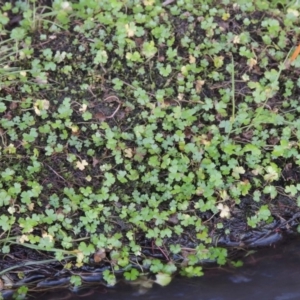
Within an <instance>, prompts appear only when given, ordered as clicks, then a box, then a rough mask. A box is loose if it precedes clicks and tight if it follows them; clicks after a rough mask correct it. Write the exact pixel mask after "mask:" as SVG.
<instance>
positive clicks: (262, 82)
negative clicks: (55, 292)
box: [0, 0, 300, 298]
mask: <svg viewBox="0 0 300 300" xmlns="http://www.w3.org/2000/svg"><path fill="white" fill-rule="evenodd" d="M299 13H300V11H299V6H298V4H297V3H292V2H291V3H290V4H286V2H285V1H273V2H272V1H252V2H251V1H243V0H239V1H236V2H235V3H234V4H233V3H231V1H226V0H224V1H196V0H194V1H193V0H178V1H165V2H161V1H158V0H143V1H140V0H126V1H125V0H124V1H116V0H115V1H112V0H107V1H106V0H101V1H100V0H99V1H95V0H93V1H90V0H80V1H62V0H54V1H32V0H26V1H13V2H4V3H3V5H2V6H1V8H0V117H1V119H0V212H1V214H0V251H1V253H2V254H1V255H2V257H3V258H5V257H6V258H7V257H12V259H13V258H14V256H13V255H14V253H15V252H16V251H17V250H16V249H19V248H25V249H28V251H29V249H30V251H35V253H39V254H37V255H38V257H39V259H36V260H34V259H30V260H31V261H32V262H35V263H37V262H39V263H43V261H45V263H49V260H51V261H52V260H53V261H58V262H60V264H61V265H62V266H64V268H65V269H67V270H70V274H73V276H72V277H71V280H70V284H71V285H73V286H80V285H81V284H82V278H81V277H80V276H79V275H78V273H76V270H80V268H82V267H83V266H86V265H93V266H103V267H105V268H106V269H105V271H104V272H103V279H104V280H105V281H106V283H107V284H108V285H114V284H115V283H116V280H117V277H118V276H119V274H123V275H122V276H124V278H125V279H126V280H129V281H132V280H136V279H137V278H139V277H140V276H142V275H143V276H144V275H145V274H149V273H151V274H154V275H156V277H155V279H153V281H155V282H158V283H160V284H162V285H165V284H167V283H168V282H169V281H170V280H171V277H172V275H173V274H175V273H178V272H179V273H180V274H182V275H184V276H189V277H191V276H201V275H202V274H203V270H202V264H203V263H205V262H216V263H217V264H219V265H223V264H225V263H226V262H228V261H230V258H228V249H226V248H224V247H221V246H220V245H218V243H217V241H218V240H219V238H220V236H221V235H227V236H229V235H230V234H231V233H234V232H235V229H234V227H232V224H233V222H234V220H239V223H240V224H242V225H243V229H241V228H240V229H239V232H241V231H243V232H245V231H251V229H262V228H265V226H268V225H270V224H274V222H275V221H277V220H281V221H282V220H283V219H284V220H285V221H286V220H287V218H286V217H285V213H286V210H287V209H291V210H292V209H293V211H295V212H297V211H298V209H299V205H300V196H299V191H300V185H299V184H298V183H297V179H298V176H299V175H297V174H298V170H299V164H300V150H299V147H300V144H299V138H300V121H299V115H300V108H299V87H300V81H299V66H300V58H297V59H296V60H295V61H293V62H292V63H290V61H289V56H290V53H291V51H292V49H293V48H294V47H295V46H297V45H298V42H299V39H298V37H299V32H300V27H299ZM282 195H284V196H285V197H286V198H288V199H289V201H290V202H289V204H288V205H287V204H286V203H285V204H282V203H279V200H278V199H279V196H282ZM279 204H281V205H279ZM294 219H295V217H294ZM294 219H293V220H294ZM287 222H288V221H287ZM41 253H42V254H41ZM42 257H44V259H42ZM14 262H15V260H14ZM232 263H233V264H237V263H236V262H232ZM28 265H30V262H28ZM16 267H18V266H16ZM12 269H17V268H15V267H11V266H9V263H8V262H6V263H5V260H4V263H3V265H2V268H1V271H0V275H1V276H9V275H10V272H11V270H12ZM19 269H20V270H22V271H20V273H19V275H18V276H26V274H27V273H26V272H27V271H26V269H24V268H23V269H22V268H19ZM22 274H23V275H22ZM24 274H25V275H24ZM1 278H2V281H4V279H3V278H4V277H1ZM26 291H27V290H26V287H22V289H21V290H19V291H18V293H19V294H18V295H17V296H16V297H19V298H21V297H24V294H26Z"/></svg>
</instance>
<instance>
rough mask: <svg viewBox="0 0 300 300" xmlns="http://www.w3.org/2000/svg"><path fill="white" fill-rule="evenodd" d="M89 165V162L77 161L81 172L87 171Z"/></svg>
mask: <svg viewBox="0 0 300 300" xmlns="http://www.w3.org/2000/svg"><path fill="white" fill-rule="evenodd" d="M87 165H88V162H87V161H86V160H85V159H84V160H82V161H79V160H78V161H77V162H76V167H77V168H78V169H79V170H81V171H82V170H84V169H85V167H86V166H87Z"/></svg>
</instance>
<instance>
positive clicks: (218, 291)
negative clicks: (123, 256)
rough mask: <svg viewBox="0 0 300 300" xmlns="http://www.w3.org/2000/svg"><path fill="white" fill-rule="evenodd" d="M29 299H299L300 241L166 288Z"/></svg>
mask: <svg viewBox="0 0 300 300" xmlns="http://www.w3.org/2000/svg"><path fill="white" fill-rule="evenodd" d="M246 253H247V252H246V251H245V252H244V254H246ZM28 296H31V297H30V298H29V299H43V300H54V299H58V300H59V299H61V300H62V299H64V300H67V299H72V300H73V299H74V300H75V299H76V300H98V299H101V300H125V299H126V300H127V299H137V300H138V299H142V300H150V299H151V300H152V299H155V300H165V299H168V298H169V299H170V300H171V299H185V300H235V299H236V300H253V299H255V300H256V299H257V300H260V299H261V300H264V299H266V300H294V299H300V238H299V237H297V238H295V237H294V238H292V239H291V238H289V239H287V240H285V241H283V242H282V243H281V244H278V245H276V246H273V247H271V248H266V249H259V250H257V251H256V252H255V253H254V254H250V255H248V256H247V257H245V258H244V266H243V267H240V268H233V267H232V268H230V267H224V268H220V267H216V268H212V269H209V270H206V272H205V275H204V276H203V277H199V278H191V279H188V278H181V277H176V278H174V279H173V281H172V282H171V283H170V284H169V285H168V286H166V287H160V286H158V285H154V286H153V288H151V289H149V290H145V289H143V288H142V287H141V286H139V285H130V284H127V283H125V282H121V283H119V284H118V285H117V286H115V287H114V288H107V287H104V286H99V287H93V288H89V289H85V290H81V291H79V292H78V293H72V292H70V291H69V290H67V289H65V290H59V291H58V290H56V291H54V292H49V291H48V292H45V293H43V292H42V293H34V294H31V293H29V295H28ZM7 299H9V297H8V298H7Z"/></svg>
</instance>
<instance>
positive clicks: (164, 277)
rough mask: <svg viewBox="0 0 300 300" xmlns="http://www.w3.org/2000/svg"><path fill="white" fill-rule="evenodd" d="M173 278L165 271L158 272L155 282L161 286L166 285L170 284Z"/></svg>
mask: <svg viewBox="0 0 300 300" xmlns="http://www.w3.org/2000/svg"><path fill="white" fill-rule="evenodd" d="M171 280H172V277H171V275H170V274H165V273H158V274H156V280H155V282H156V283H158V284H159V285H161V286H166V285H168V284H169V283H170V282H171Z"/></svg>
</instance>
